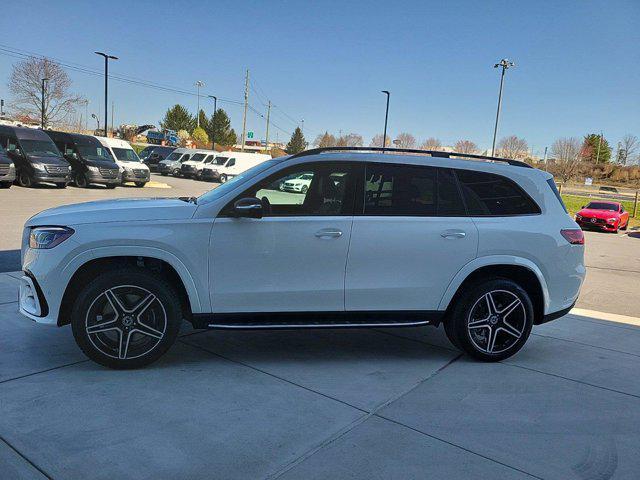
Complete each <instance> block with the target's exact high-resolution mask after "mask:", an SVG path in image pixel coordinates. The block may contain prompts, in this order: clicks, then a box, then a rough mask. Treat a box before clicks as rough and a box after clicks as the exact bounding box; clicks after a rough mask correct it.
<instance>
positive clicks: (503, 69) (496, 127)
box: [491, 58, 516, 157]
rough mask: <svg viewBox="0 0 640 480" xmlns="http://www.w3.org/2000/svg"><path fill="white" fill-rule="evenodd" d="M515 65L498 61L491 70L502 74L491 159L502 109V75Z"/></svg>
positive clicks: (507, 61) (505, 60) (504, 59)
mask: <svg viewBox="0 0 640 480" xmlns="http://www.w3.org/2000/svg"><path fill="white" fill-rule="evenodd" d="M515 66H516V64H515V63H513V62H510V61H509V60H507V59H506V58H503V59H502V60H500V63H496V64H495V65H494V66H493V68H498V67H501V68H502V72H501V74H500V93H499V94H498V111H497V113H496V125H495V127H494V129H493V143H492V144H491V156H492V157H493V155H494V153H495V150H496V135H497V134H498V121H499V120H500V108H501V107H502V86H503V85H504V73H505V72H506V71H507V69H509V68H511V67H515Z"/></svg>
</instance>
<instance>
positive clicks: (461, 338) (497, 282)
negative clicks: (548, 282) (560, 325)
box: [445, 278, 533, 362]
mask: <svg viewBox="0 0 640 480" xmlns="http://www.w3.org/2000/svg"><path fill="white" fill-rule="evenodd" d="M532 326H533V304H532V303H531V299H530V298H529V295H528V294H527V292H526V291H525V290H524V289H523V288H522V287H520V286H519V285H518V284H517V283H515V282H513V281H512V280H508V279H504V278H494V279H490V280H484V281H482V282H481V283H479V284H475V285H472V286H470V287H469V288H467V289H466V290H465V291H464V292H462V295H461V296H460V297H459V298H458V300H457V301H456V304H455V305H454V307H453V310H452V312H451V315H450V317H449V318H448V319H447V320H446V321H445V332H446V334H447V337H448V338H449V340H450V341H451V343H453V344H454V345H455V346H456V347H458V348H460V349H461V350H463V351H464V352H466V353H467V354H469V355H471V356H472V357H474V358H477V359H479V360H483V361H487V362H496V361H499V360H504V359H505V358H508V357H510V356H512V355H514V354H515V353H516V352H517V351H518V350H520V349H521V348H522V346H523V345H524V344H525V342H526V341H527V339H528V338H529V334H530V333H531V327H532Z"/></svg>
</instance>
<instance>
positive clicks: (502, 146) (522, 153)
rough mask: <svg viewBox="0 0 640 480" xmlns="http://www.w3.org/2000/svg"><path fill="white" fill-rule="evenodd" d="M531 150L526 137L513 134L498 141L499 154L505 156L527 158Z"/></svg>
mask: <svg viewBox="0 0 640 480" xmlns="http://www.w3.org/2000/svg"><path fill="white" fill-rule="evenodd" d="M528 151H529V145H528V144H527V141H526V140H525V139H524V138H519V137H516V136H515V135H511V136H509V137H504V138H503V139H501V140H500V141H499V142H498V152H497V153H498V156H500V157H504V158H513V159H518V158H525V157H526V156H527V153H528Z"/></svg>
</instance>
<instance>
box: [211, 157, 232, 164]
mask: <svg viewBox="0 0 640 480" xmlns="http://www.w3.org/2000/svg"><path fill="white" fill-rule="evenodd" d="M227 160H229V157H216V158H215V160H214V162H213V164H214V165H224V163H225V162H226V161H227Z"/></svg>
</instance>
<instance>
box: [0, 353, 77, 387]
mask: <svg viewBox="0 0 640 480" xmlns="http://www.w3.org/2000/svg"><path fill="white" fill-rule="evenodd" d="M88 361H89V359H86V360H78V361H77V362H72V363H65V364H64V365H58V366H57V367H51V368H47V369H46V370H40V371H38V372H31V373H27V374H25V375H20V376H19V377H13V378H5V379H4V380H0V385H2V384H3V383H7V382H13V381H14V380H21V379H23V378H27V377H33V376H34V375H40V374H41V373H47V372H51V371H53V370H58V369H59V368H65V367H72V366H73V365H78V364H80V363H85V362H88Z"/></svg>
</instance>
